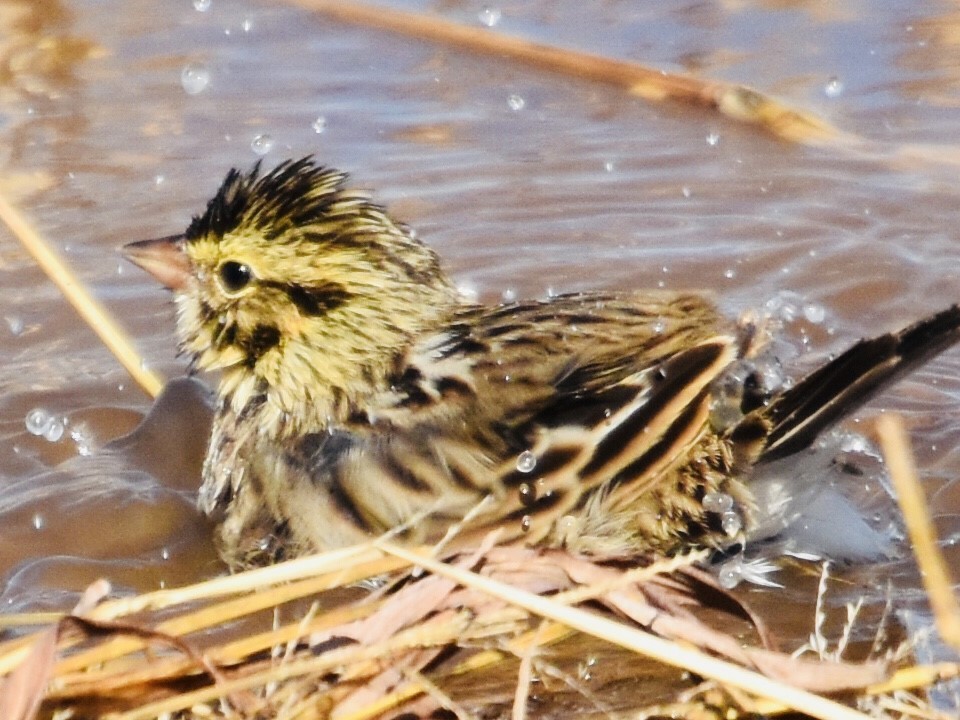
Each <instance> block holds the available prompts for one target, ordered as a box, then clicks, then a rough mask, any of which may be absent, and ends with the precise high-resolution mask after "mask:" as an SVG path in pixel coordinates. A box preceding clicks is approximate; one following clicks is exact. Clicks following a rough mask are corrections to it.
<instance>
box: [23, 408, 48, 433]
mask: <svg viewBox="0 0 960 720" xmlns="http://www.w3.org/2000/svg"><path fill="white" fill-rule="evenodd" d="M52 422H53V418H52V417H50V413H48V412H47V411H46V410H44V409H43V408H34V409H33V410H31V411H30V412H28V413H27V418H26V421H25V423H26V426H27V432H28V433H30V434H31V435H43V434H44V433H45V432H46V431H47V428H48V427H50V423H52Z"/></svg>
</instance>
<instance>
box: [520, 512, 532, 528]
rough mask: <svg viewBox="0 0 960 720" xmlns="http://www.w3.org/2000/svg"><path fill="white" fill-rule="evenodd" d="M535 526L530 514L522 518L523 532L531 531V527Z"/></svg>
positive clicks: (521, 526)
mask: <svg viewBox="0 0 960 720" xmlns="http://www.w3.org/2000/svg"><path fill="white" fill-rule="evenodd" d="M531 527H533V519H532V518H531V517H530V516H529V515H524V516H523V517H522V518H520V529H521V530H523V532H530V528H531Z"/></svg>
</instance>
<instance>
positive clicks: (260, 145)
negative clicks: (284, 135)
mask: <svg viewBox="0 0 960 720" xmlns="http://www.w3.org/2000/svg"><path fill="white" fill-rule="evenodd" d="M273 146H274V140H273V137H272V136H271V135H268V134H267V133H262V134H260V135H257V136H256V137H255V138H254V139H253V140H251V141H250V149H251V150H253V152H254V153H255V154H257V155H266V154H267V153H268V152H270V151H271V150H273Z"/></svg>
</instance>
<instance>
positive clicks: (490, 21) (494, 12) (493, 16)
mask: <svg viewBox="0 0 960 720" xmlns="http://www.w3.org/2000/svg"><path fill="white" fill-rule="evenodd" d="M502 17H503V12H502V11H501V10H500V8H496V7H485V8H484V9H483V10H481V11H480V12H479V13H478V14H477V19H478V20H480V24H481V25H485V26H486V27H488V28H492V27H494V26H495V25H497V24H498V23H499V22H500V19H501V18H502Z"/></svg>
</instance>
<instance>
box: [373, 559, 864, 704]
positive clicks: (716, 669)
mask: <svg viewBox="0 0 960 720" xmlns="http://www.w3.org/2000/svg"><path fill="white" fill-rule="evenodd" d="M376 545H377V546H378V547H380V548H381V549H383V550H384V551H385V552H388V553H390V554H391V555H396V556H397V557H400V558H403V559H405V560H408V561H409V562H410V563H411V564H415V565H419V566H421V567H423V568H424V569H426V570H428V571H430V572H432V573H434V574H436V575H440V576H442V577H447V578H450V579H452V580H455V581H456V582H458V583H460V584H461V585H463V586H465V587H468V588H470V589H472V590H477V591H479V592H483V593H486V594H488V595H491V596H493V597H496V598H498V599H500V600H502V601H504V602H507V603H510V604H511V605H515V606H517V607H521V608H524V609H525V610H528V611H529V612H531V613H534V614H536V615H539V616H541V617H545V618H549V619H551V620H554V621H556V622H560V623H563V624H564V625H567V626H568V627H571V628H573V629H575V630H579V631H580V632H584V633H587V634H589V635H592V636H593V637H596V638H598V639H600V640H606V641H607V642H610V643H613V644H615V645H618V646H620V647H623V648H626V649H628V650H632V651H634V652H637V653H641V654H643V655H645V656H647V657H650V658H653V659H655V660H659V661H660V662H663V663H666V664H667V665H671V666H673V667H677V668H681V669H683V670H687V671H689V672H692V673H696V674H698V675H701V676H703V677H707V678H712V679H714V680H716V681H717V682H720V683H723V684H726V685H731V686H733V687H737V688H740V689H742V690H745V691H747V692H750V693H752V694H754V695H759V696H761V697H769V698H773V699H776V700H778V701H779V702H781V703H783V704H785V705H787V706H788V707H790V708H792V709H794V710H797V711H799V712H804V713H807V714H808V715H810V716H811V717H815V718H820V719H821V720H869V718H868V716H866V715H864V714H863V713H860V712H857V711H856V710H853V709H851V708H849V707H846V706H845V705H841V704H840V703H838V702H835V701H833V700H829V699H827V698H824V697H821V696H819V695H815V694H813V693H810V692H807V691H804V690H800V689H797V688H795V687H792V686H790V685H786V684H784V683H780V682H777V681H775V680H771V679H770V678H767V677H764V676H763V675H760V674H759V673H756V672H753V671H751V670H747V669H746V668H743V667H739V666H737V665H734V664H732V663H729V662H725V661H723V660H719V659H717V658H714V657H711V656H710V655H707V654H706V653H703V652H700V651H697V650H693V649H692V648H690V647H687V646H684V645H681V644H679V643H676V642H671V641H669V640H664V639H663V638H660V637H657V636H655V635H651V634H650V633H647V632H644V631H642V630H639V629H637V628H634V627H630V626H628V625H625V624H624V623H621V622H616V621H614V620H610V619H608V618H605V617H601V616H599V615H596V614H593V613H589V612H586V611H584V610H581V609H579V608H576V607H570V606H566V605H561V604H559V603H556V602H554V601H553V600H552V599H551V598H548V597H542V596H540V595H535V594H533V593H530V592H527V591H526V590H521V589H519V588H515V587H511V586H510V585H506V584H505V583H502V582H499V581H497V580H494V579H492V578H489V577H484V576H482V575H478V574H477V573H474V572H470V571H469V570H464V569H463V568H459V567H455V566H453V565H449V564H447V563H444V562H438V561H436V560H433V559H432V558H429V557H427V556H425V555H418V554H417V553H416V552H415V551H411V550H408V549H406V548H403V547H400V546H399V545H395V544H393V543H389V542H377V543H376Z"/></svg>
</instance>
